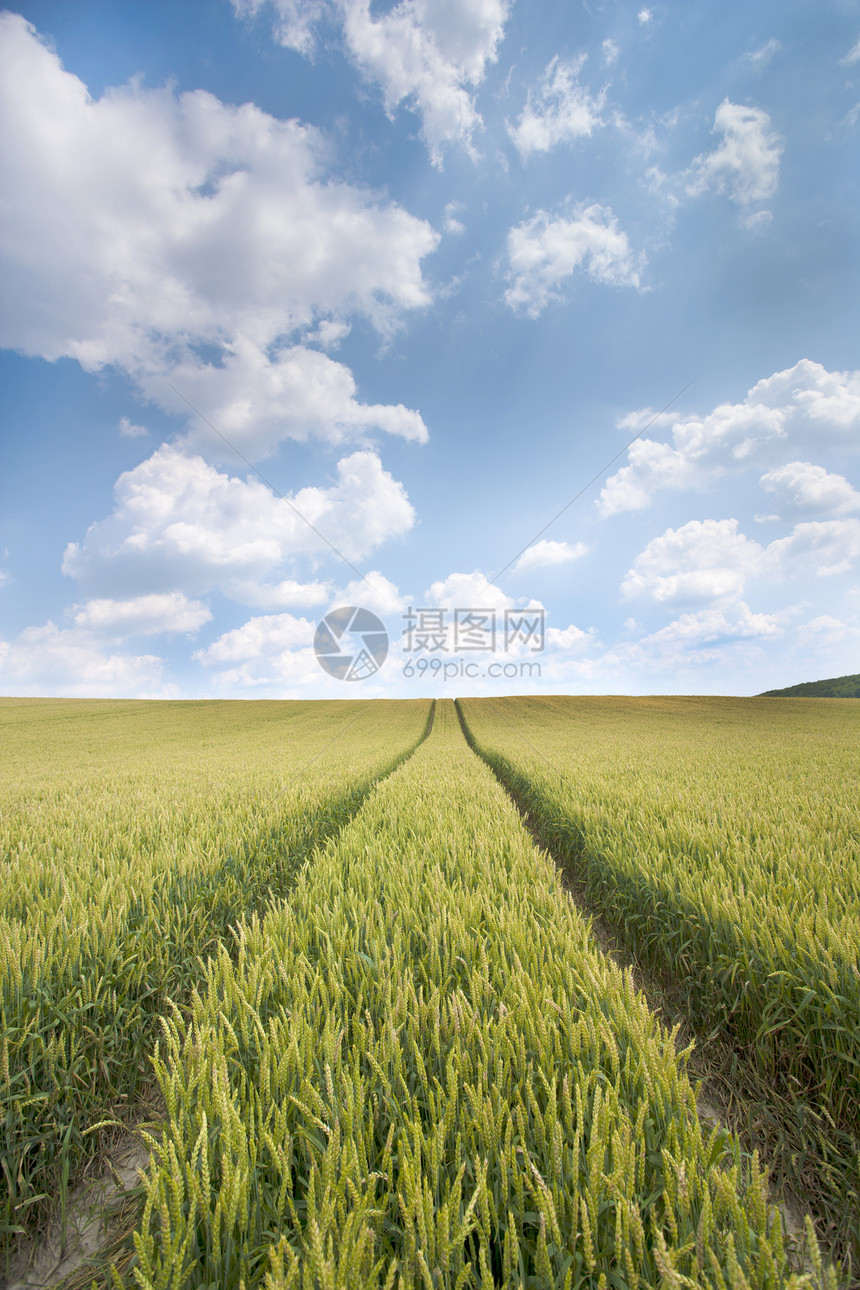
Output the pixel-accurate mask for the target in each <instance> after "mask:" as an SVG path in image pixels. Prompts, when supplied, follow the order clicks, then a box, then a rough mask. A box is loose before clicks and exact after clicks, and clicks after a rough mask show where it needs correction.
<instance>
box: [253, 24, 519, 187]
mask: <svg viewBox="0 0 860 1290" xmlns="http://www.w3.org/2000/svg"><path fill="white" fill-rule="evenodd" d="M510 3H511V0H456V2H455V0H400V3H398V4H394V5H393V6H391V7H390V8H389V9H387V11H385V12H383V13H380V14H378V15H373V14H371V11H370V10H371V5H370V0H272V7H273V8H274V9H275V11H276V13H277V15H278V17H277V20H276V23H275V28H274V36H275V39H276V40H277V41H278V42H279V43H280V44H282V45H284V46H288V47H289V48H291V49H295V50H298V52H299V53H302V54H305V55H306V56H311V55H312V54H313V52H314V45H315V28H316V27H317V26H318V25H319V24H320V23H321V22H322V21H323V20H324V19H328V20H329V21H331V22H333V23H337V24H339V25H340V26H341V29H342V33H343V38H344V42H345V45H346V51H347V53H348V55H349V56H350V58H351V59H352V60H353V62H354V63H355V65H356V67H357V68H358V70H359V71H360V73H361V74H362V76H363V77H364V79H365V80H367V81H369V82H370V83H372V84H376V85H378V86H379V87H380V89H381V90H382V93H383V99H384V103H385V110H386V112H387V113H388V114H389V116H393V114H394V112H395V110H396V109H397V108H398V107H399V106H400V104H401V103H404V102H405V103H406V104H407V106H408V107H409V108H410V110H412V111H414V112H416V113H418V115H419V116H420V117H421V133H422V135H423V138H424V141H425V143H426V144H427V148H428V151H429V153H430V159H431V161H432V162H433V165H434V166H437V167H441V165H442V158H443V156H444V153H445V149H446V148H448V147H450V146H452V145H460V146H462V147H463V148H465V149H466V151H467V152H469V153H470V154H472V155H474V143H473V136H474V134H475V133H476V132H477V131H479V130H481V129H483V124H484V123H483V121H482V120H481V117H480V115H479V114H478V111H477V109H476V107H475V101H474V96H473V94H471V93H470V90H473V89H476V88H477V87H478V86H479V85H480V84H481V82H482V81H483V79H484V76H485V74H486V68H487V64H488V63H492V62H495V60H496V56H497V51H498V47H499V44H500V42H501V40H502V38H503V36H504V30H505V21H506V19H507V16H508V11H509V9H510ZM232 4H233V8H234V10H235V12H236V14H237V16H239V17H254V16H256V15H257V14H258V13H260V12H261V11H262V10H263V9H264V8H265V7H266V0H232Z"/></svg>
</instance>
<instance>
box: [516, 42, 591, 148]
mask: <svg viewBox="0 0 860 1290" xmlns="http://www.w3.org/2000/svg"><path fill="white" fill-rule="evenodd" d="M610 43H611V42H610ZM585 61H586V55H584V54H583V55H582V56H581V57H580V58H576V59H571V60H569V61H567V62H565V61H564V60H562V59H560V58H559V57H558V55H556V57H555V58H553V59H552V61H551V62H550V63H549V64H548V66H547V68H546V70H545V71H544V74H543V76H542V77H541V79H540V81H539V83H538V85H537V88H536V89H531V90H529V92H528V96H527V98H526V105H525V107H524V109H523V111H522V112H521V113H520V117H519V120H518V121H517V124H516V125H515V126H512V125H508V134H509V135H510V137H511V139H512V140H513V143H514V146H515V148H516V149H517V152H518V153H519V154H520V156H521V157H522V158H523V159H526V158H528V157H530V156H531V154H532V153H534V152H550V151H551V150H552V149H553V148H555V147H558V145H559V144H561V143H570V142H571V141H572V140H574V139H582V138H588V137H589V136H590V135H591V134H592V133H593V131H594V130H595V128H596V127H597V126H600V125H602V124H603V121H602V119H601V115H600V114H601V111H602V110H603V104H604V101H605V98H606V91H605V90H601V92H600V93H599V94H597V95H592V94H590V93H589V91H588V90H587V89H585V87H584V86H582V85H581V84H580V81H579V74H580V72H581V71H582V68H583V66H584V65H585Z"/></svg>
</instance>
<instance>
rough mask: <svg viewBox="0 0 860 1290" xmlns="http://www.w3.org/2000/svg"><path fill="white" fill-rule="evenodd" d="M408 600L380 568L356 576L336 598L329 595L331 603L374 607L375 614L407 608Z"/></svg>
mask: <svg viewBox="0 0 860 1290" xmlns="http://www.w3.org/2000/svg"><path fill="white" fill-rule="evenodd" d="M407 603H408V602H407V600H406V598H405V597H404V596H402V595H401V594H400V592H399V591H398V589H397V587H396V586H395V585H394V583H393V582H391V581H390V579H388V578H386V577H385V576H384V575H383V574H381V573H380V572H379V570H378V569H370V570H368V572H367V573H366V574H365V575H364V578H362V579H358V578H356V579H355V580H354V581H353V582H350V583H349V584H348V586H346V587H345V588H344V590H343V591H341V592H338V594H337V596H336V597H335V598H332V597H331V596H329V604H330V605H331V607H332V608H333V607H334V606H335V605H336V604H337V605H361V607H362V608H363V609H372V610H373V612H374V613H375V614H381V615H383V616H384V615H385V614H395V613H399V612H400V611H401V610H402V609H405V608H406V605H407Z"/></svg>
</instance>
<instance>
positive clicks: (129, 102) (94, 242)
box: [0, 0, 860, 698]
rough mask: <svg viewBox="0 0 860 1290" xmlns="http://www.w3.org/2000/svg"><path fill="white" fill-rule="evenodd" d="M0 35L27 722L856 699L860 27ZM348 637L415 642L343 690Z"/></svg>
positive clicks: (627, 7)
mask: <svg viewBox="0 0 860 1290" xmlns="http://www.w3.org/2000/svg"><path fill="white" fill-rule="evenodd" d="M0 28H2V31H0V59H2V64H3V69H2V90H0V92H2V95H3V119H4V122H5V128H4V131H3V135H2V139H0V159H2V160H0V168H2V183H3V192H4V194H5V199H4V203H3V206H2V229H0V255H2V261H3V277H4V282H5V284H6V289H5V292H4V303H3V305H2V320H0V325H1V326H2V337H0V343H2V346H3V351H2V356H0V357H2V376H3V382H2V445H0V446H2V461H0V469H1V470H2V476H1V477H0V692H2V693H4V694H19V695H80V696H106V697H110V696H129V697H135V696H143V697H189V698H196V697H204V696H215V697H221V696H223V697H239V698H241V697H249V698H269V697H272V698H278V697H286V698H289V697H308V696H314V695H317V696H334V697H350V698H359V697H360V698H365V697H367V698H369V697H375V696H378V695H390V696H395V695H417V694H421V693H439V694H448V693H454V694H456V693H512V692H513V693H517V692H547V693H629V694H648V693H660V692H663V693H724V694H753V693H757V692H758V691H760V690H762V689H765V688H771V687H775V686H779V685H786V684H791V683H793V682H796V681H800V680H807V679H815V678H817V677H825V676H835V675H840V674H842V673H845V672H855V671H857V670H858V668H860V572H858V565H860V476H859V475H858V467H857V455H858V449H860V370H858V369H860V348H858V336H860V325H858V323H859V322H860V320H858V304H857V302H858V300H860V281H858V278H860V274H858V266H860V245H858V243H860V222H858V218H857V213H858V188H860V165H858V161H860V155H858V153H860V149H858V138H859V137H860V4H858V3H856V2H855V0H851V2H848V0H845V2H838V0H837V2H834V3H827V4H819V3H811V2H807V3H796V2H792V0H779V2H773V3H769V2H768V0H762V2H761V3H758V4H756V5H748V4H735V3H725V4H723V5H720V6H719V7H715V6H713V5H710V4H705V3H690V2H689V0H686V2H685V3H664V4H656V3H655V4H652V5H647V6H646V5H643V4H641V3H640V4H627V3H624V2H623V0H619V2H618V3H603V4H600V3H596V2H593V3H588V4H586V3H571V2H570V0H564V2H563V3H561V2H560V3H551V2H547V3H544V4H542V5H540V6H537V5H534V4H527V3H525V0H519V2H517V0H512V2H509V0H398V3H395V4H392V3H389V2H388V0H386V2H385V3H373V4H368V2H367V0H276V2H274V0H232V3H231V0H198V2H197V3H195V4H193V5H173V4H161V3H158V2H153V0H148V2H147V3H145V4H144V3H141V2H139V0H135V2H132V0H111V2H110V3H108V0H100V2H98V3H96V2H95V0H77V3H76V4H75V5H69V4H68V3H65V2H63V3H60V2H57V0H44V2H41V3H31V4H23V5H21V6H19V7H18V8H17V9H15V10H8V11H5V12H4V13H3V14H2V17H0ZM670 401H671V406H670V407H669V408H668V410H666V411H665V412H663V413H661V412H660V410H661V409H663V408H664V407H665V406H666V405H667V404H670ZM216 432H217V433H216ZM634 436H638V437H636V438H634ZM631 440H632V441H633V442H632V443H631V442H630V441H631ZM628 444H629V445H630V446H629V447H628V446H627V445H628ZM613 459H615V460H614V461H613ZM610 463H612V464H610ZM256 472H259V473H256ZM594 476H597V478H596V480H595V482H594V483H593V484H591V486H590V487H589V488H587V489H586V490H585V491H584V492H583V493H582V495H581V496H579V497H578V498H577V500H575V501H574V502H573V503H572V504H571V505H568V503H569V502H571V499H573V498H574V497H576V495H577V494H579V493H580V491H581V490H582V489H583V487H584V486H585V485H586V484H588V483H589V481H590V480H592V478H593V477H594ZM563 508H566V509H563ZM559 512H562V514H561V515H559V518H558V519H557V520H555V522H554V523H552V524H550V526H549V527H548V528H546V531H545V532H541V530H543V529H544V527H545V526H546V525H547V524H548V523H549V521H550V520H552V519H553V517H554V516H556V515H557V514H558V513H559ZM332 547H333V548H336V550H332ZM523 548H526V550H525V552H524V554H522V555H519V556H518V553H520V552H521V551H523ZM515 557H518V558H517V559H515ZM505 566H507V567H506V568H505ZM503 568H504V569H505V571H504V573H502V574H501V575H500V576H499V577H498V579H497V580H496V581H493V579H494V578H495V575H496V574H497V573H498V572H499V571H500V570H502V569H503ZM343 605H359V606H364V607H366V608H368V609H370V610H372V611H374V612H376V613H377V614H378V615H379V616H380V617H381V618H382V619H383V621H384V623H385V625H386V627H387V629H388V632H389V636H390V639H391V644H390V650H389V653H388V657H387V658H386V660H385V663H384V665H383V666H382V667H381V668H380V670H378V671H377V672H375V674H373V675H371V676H369V677H367V678H366V679H362V680H361V681H360V682H357V683H354V684H350V683H345V682H344V681H341V680H338V679H336V678H333V677H330V676H329V675H327V673H326V672H325V671H324V670H323V668H322V667H321V666H320V665H319V662H318V660H317V658H316V656H315V653H314V648H313V642H314V634H315V631H316V628H317V624H318V623H319V621H320V620H321V618H322V617H323V616H324V615H325V614H326V613H327V612H328V611H329V610H331V609H332V608H333V607H337V606H343ZM525 608H528V609H529V612H530V614H531V615H532V619H530V621H532V622H537V621H538V619H540V618H541V617H542V621H543V627H544V634H543V639H542V643H543V648H542V649H536V648H535V644H536V640H537V638H536V636H535V635H534V634H533V635H532V636H531V637H530V638H528V639H524V638H523V637H522V636H520V637H517V634H516V633H515V632H514V633H512V635H511V639H509V640H508V641H507V642H506V641H505V639H504V636H505V633H504V622H505V615H506V613H507V615H508V617H509V620H510V621H515V620H516V616H517V613H518V612H519V611H520V610H523V609H525ZM410 609H412V610H415V611H418V610H422V611H425V614H424V616H423V617H422V618H420V619H417V620H416V619H412V620H407V618H406V615H407V613H408V611H409V610H410ZM470 612H473V613H474V615H475V616H476V617H475V619H474V620H473V621H474V622H480V624H481V626H480V627H479V628H476V629H475V631H474V632H473V634H472V635H471V636H470V637H465V636H464V635H463V634H462V633H461V634H460V636H459V637H456V638H455V635H454V624H455V620H456V621H457V623H460V622H462V621H463V615H465V614H467V613H470ZM407 621H412V622H413V623H416V622H417V623H418V624H419V625H423V626H430V625H435V628H436V634H435V636H428V637H426V639H425V638H422V637H421V636H414V635H413V636H412V637H404V636H403V630H404V625H405V624H406V622H407ZM493 622H495V625H496V627H497V635H496V638H495V651H494V652H491V651H490V649H489V644H490V634H489V629H490V626H491V625H492V623H493ZM482 633H483V634H482ZM422 640H423V647H422V648H417V646H418V645H420V644H422ZM464 643H465V645H466V648H463V646H464ZM359 644H360V642H359ZM431 646H433V648H430V647H431ZM469 646H471V648H469ZM357 647H358V646H356V648H357ZM345 648H346V646H345ZM419 664H420V666H419ZM467 664H468V670H464V669H465V668H466V665H467Z"/></svg>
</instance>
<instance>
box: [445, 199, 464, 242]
mask: <svg viewBox="0 0 860 1290" xmlns="http://www.w3.org/2000/svg"><path fill="white" fill-rule="evenodd" d="M465 209H466V207H465V206H464V204H463V202H456V201H455V202H448V204H447V205H446V207H445V232H446V233H450V234H452V236H454V237H459V236H460V234H461V233H465V231H466V225H465V224H464V223H463V222H462V220H459V219H457V215H458V214H459V213H460V211H462V210H465Z"/></svg>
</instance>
